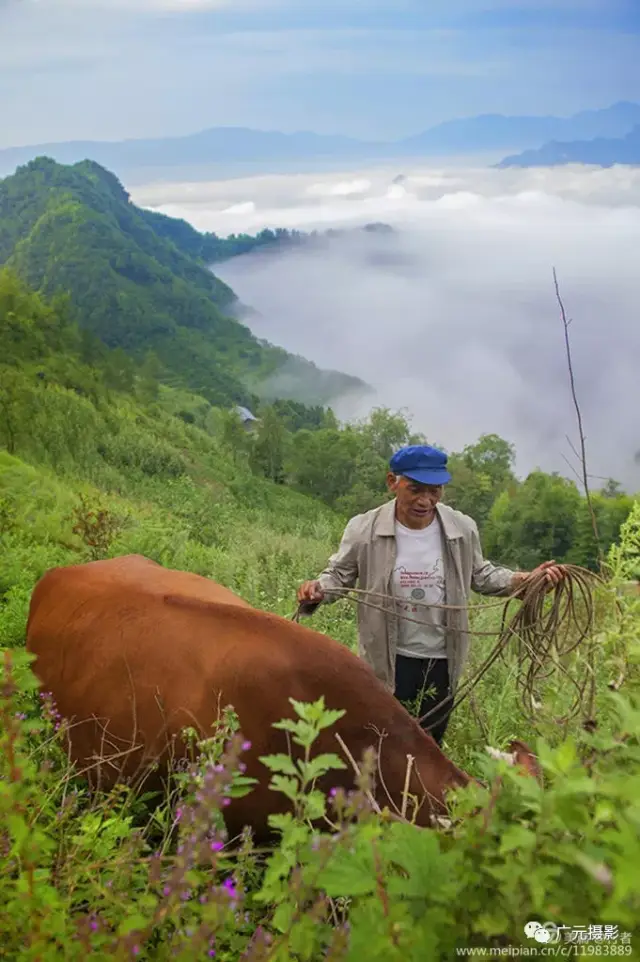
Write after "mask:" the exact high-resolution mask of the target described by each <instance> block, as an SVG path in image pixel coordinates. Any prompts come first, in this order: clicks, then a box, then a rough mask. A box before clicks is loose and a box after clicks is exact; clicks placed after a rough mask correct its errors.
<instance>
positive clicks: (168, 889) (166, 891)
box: [162, 885, 171, 898]
mask: <svg viewBox="0 0 640 962" xmlns="http://www.w3.org/2000/svg"><path fill="white" fill-rule="evenodd" d="M162 894H163V895H164V896H165V898H166V896H167V895H171V886H170V885H165V887H164V888H163V890H162Z"/></svg>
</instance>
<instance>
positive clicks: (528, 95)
mask: <svg viewBox="0 0 640 962" xmlns="http://www.w3.org/2000/svg"><path fill="white" fill-rule="evenodd" d="M639 34H640V4H639V3H638V0H538V2H537V3H533V2H531V0H0V101H1V102H2V124H1V125H0V147H9V146H20V145H26V144H37V143H46V142H51V141H63V140H71V139H99V140H118V139H124V138H135V137H147V136H163V135H179V134H186V133H190V132H194V131H197V130H201V129H204V128H206V127H211V126H222V125H231V126H250V127H256V128H259V129H278V130H283V131H293V130H296V129H311V130H314V131H316V132H319V133H343V134H350V135H353V136H359V137H366V138H380V139H392V138H394V137H401V136H404V135H409V134H413V133H417V132H419V131H420V130H422V129H425V128H426V127H429V126H430V125H432V124H434V123H438V122H440V121H442V120H447V119H451V118H453V117H462V116H469V115H474V114H478V113H484V112H501V113H512V114H513V113H517V114H540V113H543V114H544V113H553V114H556V115H568V114H571V113H574V112H577V111H579V110H581V109H587V108H597V107H605V106H607V105H609V104H611V103H613V102H615V101H617V100H638V99H640V62H639V58H638V56H637V51H638V41H639Z"/></svg>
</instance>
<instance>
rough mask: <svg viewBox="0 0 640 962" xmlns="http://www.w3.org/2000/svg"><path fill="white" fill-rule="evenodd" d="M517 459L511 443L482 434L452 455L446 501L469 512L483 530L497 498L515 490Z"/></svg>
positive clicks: (494, 436)
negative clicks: (505, 492)
mask: <svg viewBox="0 0 640 962" xmlns="http://www.w3.org/2000/svg"><path fill="white" fill-rule="evenodd" d="M514 462H515V449H514V447H513V445H512V444H510V443H509V442H508V441H505V440H504V439H503V438H501V437H499V436H498V435H497V434H483V435H482V436H481V437H480V438H479V439H478V441H477V442H476V443H475V444H470V445H467V446H466V447H465V448H464V449H463V450H462V452H460V453H459V454H452V455H451V457H450V458H449V468H450V471H451V478H452V480H451V483H450V484H449V485H447V490H446V499H447V503H448V504H450V505H451V506H452V507H454V508H457V509H458V511H463V512H464V513H465V514H468V515H470V517H472V518H473V519H474V521H475V522H476V524H477V525H478V527H479V528H480V530H483V528H484V525H485V523H486V521H487V518H488V517H489V513H490V511H491V508H492V506H493V504H494V502H495V500H496V498H497V497H498V496H499V495H500V494H501V493H502V492H503V491H505V490H507V489H509V490H515V487H516V485H517V481H516V478H515V475H514V473H513V465H514Z"/></svg>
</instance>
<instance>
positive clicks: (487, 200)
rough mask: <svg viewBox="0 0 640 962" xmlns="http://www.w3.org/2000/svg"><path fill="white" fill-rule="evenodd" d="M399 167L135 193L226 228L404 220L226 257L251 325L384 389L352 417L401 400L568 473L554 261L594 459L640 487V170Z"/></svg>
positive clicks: (353, 407)
mask: <svg viewBox="0 0 640 962" xmlns="http://www.w3.org/2000/svg"><path fill="white" fill-rule="evenodd" d="M399 173H400V172H399V171H398V170H397V169H396V170H382V169H376V170H368V171H358V172H354V171H350V172H348V173H345V174H342V175H333V174H332V175H317V176H309V175H299V176H287V177H285V176H270V177H260V178H250V179H244V180H229V181H220V182H214V183H206V184H182V185H181V184H174V185H169V184H167V185H160V184H157V185H151V186H149V187H147V188H141V189H138V190H135V191H134V192H133V199H134V200H135V201H136V202H138V203H142V204H147V205H150V206H155V207H158V208H159V209H161V210H164V211H165V212H166V213H170V214H173V215H176V216H184V217H186V218H187V219H188V220H190V221H191V222H192V223H193V224H194V225H195V226H196V227H198V228H199V229H202V230H205V229H206V230H215V231H217V232H218V233H221V234H227V233H229V232H232V231H244V230H246V231H251V232H253V231H255V230H258V229H260V228H261V227H263V226H271V227H276V226H283V227H298V228H302V229H310V228H318V227H319V228H321V229H323V228H326V227H329V226H343V227H344V226H357V225H359V224H364V223H367V222H371V221H384V222H386V223H389V224H391V225H393V226H394V227H395V228H396V232H395V233H394V234H392V235H382V234H361V233H358V232H356V233H352V234H349V235H347V236H342V237H338V238H336V239H334V240H332V241H331V242H330V243H328V244H326V245H323V246H322V247H321V248H319V249H318V248H313V249H305V250H296V251H291V252H287V253H283V254H280V255H277V256H271V255H269V256H264V255H262V256H259V255H258V256H253V255H250V256H246V257H243V258H239V259H236V260H233V261H230V262H228V263H226V264H224V265H219V266H218V267H217V268H216V272H217V273H218V274H219V275H220V276H221V277H222V278H223V279H224V280H225V281H227V282H228V283H229V284H231V286H232V287H233V288H234V290H235V291H236V292H237V293H238V295H239V296H240V298H241V299H242V300H243V301H244V302H245V303H248V304H250V305H251V306H252V307H254V308H255V309H256V310H257V312H258V316H256V317H255V318H254V319H253V320H252V321H251V324H252V327H253V329H254V331H255V333H256V334H258V335H259V336H263V337H266V338H268V339H269V340H271V341H273V342H275V343H278V344H281V345H282V346H284V347H286V348H287V349H289V350H291V351H294V352H298V353H300V354H303V355H305V356H306V357H309V358H311V359H313V360H314V361H316V363H318V364H319V365H321V366H324V367H333V368H338V369H340V370H343V371H347V372H349V373H352V374H355V375H357V376H360V377H362V378H364V379H365V380H366V381H368V382H369V383H370V384H372V385H373V386H374V388H375V389H376V395H375V397H374V398H373V399H372V398H367V399H363V400H362V401H361V402H360V403H357V404H354V403H351V404H349V405H343V406H342V408H339V409H338V410H339V413H340V414H341V415H343V416H347V417H349V416H361V415H363V414H365V413H366V410H367V408H368V407H369V406H370V405H371V403H372V402H373V403H381V404H385V405H389V406H391V407H394V408H401V407H403V408H407V409H408V410H409V411H410V412H411V414H412V416H413V421H414V425H415V426H416V428H419V429H421V430H423V431H425V432H426V433H427V435H428V436H429V438H430V439H432V440H433V441H435V442H437V443H440V444H442V445H444V446H445V447H447V448H448V449H450V450H452V449H459V448H460V447H461V446H462V445H464V444H465V443H468V442H472V441H474V440H475V439H476V438H477V437H478V436H479V435H480V434H481V433H488V432H496V433H498V434H500V435H501V436H503V437H505V438H507V439H509V440H511V441H513V442H514V443H515V444H516V448H517V453H518V469H519V471H520V472H525V471H527V470H530V469H531V468H534V467H536V466H540V467H542V468H544V469H545V470H554V469H555V470H559V471H560V472H561V473H563V474H565V475H567V476H572V475H571V469H570V468H569V467H568V465H567V462H566V460H565V459H568V460H569V461H570V462H571V463H572V464H573V465H574V467H576V468H577V467H578V466H577V463H576V461H575V458H574V456H573V454H572V453H571V447H570V444H569V442H568V441H567V438H566V435H569V437H570V438H571V439H572V441H573V443H574V444H577V437H576V428H575V413H574V410H573V407H572V402H571V396H570V393H569V384H568V377H567V368H566V359H565V354H564V342H563V330H562V325H561V321H560V316H559V311H558V306H557V304H556V302H555V298H554V291H553V281H552V268H553V267H554V266H555V267H556V269H557V271H558V276H559V281H560V285H561V290H562V294H563V297H564V299H565V303H566V307H567V311H568V313H569V314H570V316H571V317H572V318H573V324H572V325H571V329H570V333H571V340H572V349H573V353H574V365H575V372H576V379H577V390H578V395H579V399H580V402H581V406H582V412H583V417H584V420H585V424H586V433H587V435H588V439H587V447H588V456H589V467H590V470H591V472H592V473H593V474H594V475H601V476H603V477H605V478H606V477H610V476H613V477H615V478H617V479H618V480H620V481H622V482H623V483H625V484H626V485H627V486H628V487H630V488H633V489H638V488H639V487H640V466H639V465H638V464H637V463H636V462H634V454H635V452H636V451H637V450H638V449H639V448H640V429H639V428H638V416H637V411H638V410H639V409H640V377H639V376H638V367H639V365H640V325H639V324H638V321H637V304H638V301H639V293H640V290H639V288H640V282H639V281H638V280H637V279H636V278H637V251H638V249H640V170H634V169H628V168H627V169H615V168H614V169H612V170H589V169H585V168H582V169H572V168H564V169H557V170H553V171H549V170H532V171H518V170H509V171H497V170H488V169H483V170H466V169H462V168H459V169H453V168H450V169H449V170H436V169H418V170H414V171H411V172H408V173H407V176H404V175H402V174H401V176H398V174H399Z"/></svg>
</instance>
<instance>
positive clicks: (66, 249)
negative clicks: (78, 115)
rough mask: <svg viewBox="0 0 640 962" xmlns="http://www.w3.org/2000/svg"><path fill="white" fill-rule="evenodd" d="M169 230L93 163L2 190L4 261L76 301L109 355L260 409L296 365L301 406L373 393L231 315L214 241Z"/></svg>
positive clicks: (21, 174)
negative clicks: (276, 377)
mask: <svg viewBox="0 0 640 962" xmlns="http://www.w3.org/2000/svg"><path fill="white" fill-rule="evenodd" d="M158 225H161V229H156V228H157V227H158ZM178 225H180V222H178ZM167 228H168V219H167V218H164V219H163V218H160V217H158V216H154V215H152V214H150V213H149V212H145V211H142V210H140V209H138V208H137V207H136V206H135V205H134V204H132V203H131V201H130V199H129V196H128V194H127V193H126V191H125V190H124V188H123V187H122V185H121V184H120V183H119V181H118V180H117V178H116V177H114V175H113V174H110V173H109V172H108V171H106V170H104V169H103V168H102V167H100V166H99V165H98V164H95V163H93V162H91V161H85V162H82V163H79V164H76V165H74V166H73V167H65V166H61V165H59V164H56V163H55V162H54V161H52V160H49V159H47V158H38V159H37V160H34V161H32V162H31V163H29V164H27V165H26V166H25V167H21V168H19V169H18V170H17V172H16V173H15V174H14V175H13V176H11V177H7V178H6V179H5V180H4V181H1V182H0V264H6V265H8V266H10V267H11V268H12V269H13V270H14V271H15V272H16V273H17V274H18V275H19V276H20V277H21V278H22V279H23V280H24V281H25V282H26V283H27V284H29V285H30V286H31V287H32V288H34V289H37V290H40V291H42V292H43V293H44V294H46V295H49V296H51V295H54V294H56V293H59V292H63V293H64V294H66V295H67V296H68V300H69V308H68V309H69V312H70V315H71V316H72V317H73V319H74V320H75V321H76V322H77V324H78V325H79V326H80V327H81V328H82V329H83V330H85V331H87V332H89V333H90V334H93V335H95V336H96V337H97V338H99V339H100V340H101V341H102V342H103V343H104V344H105V345H107V346H108V347H110V348H121V349H122V350H124V351H125V352H126V353H127V354H128V355H129V356H130V357H132V358H134V359H136V360H137V361H138V362H140V361H141V360H142V358H143V357H144V355H145V354H146V353H147V352H148V351H149V350H152V351H154V353H155V354H156V356H157V358H158V359H159V361H160V363H161V365H162V367H163V368H164V370H165V375H164V377H163V380H165V381H167V382H168V383H173V384H174V385H181V386H184V387H187V388H189V389H190V390H194V391H197V392H198V393H200V394H202V395H203V396H204V397H206V398H207V399H208V400H209V401H211V402H212V403H222V404H224V403H227V402H229V401H230V400H235V401H237V402H239V403H243V404H248V405H250V404H253V403H255V397H256V395H259V394H260V385H261V383H262V382H263V381H264V380H265V379H266V378H268V377H270V376H271V375H273V374H274V373H275V372H276V371H278V370H279V369H280V368H282V367H283V366H284V365H285V364H286V370H287V381H288V383H289V385H290V387H289V389H288V391H289V396H291V397H294V398H298V399H299V400H303V401H309V402H310V403H326V402H327V401H329V400H330V399H331V398H333V397H336V396H337V395H339V394H341V393H343V392H345V391H348V390H351V389H354V388H359V389H362V388H363V387H364V385H363V384H362V382H360V381H359V380H358V379H356V378H351V377H348V376H346V375H342V374H339V373H337V372H324V371H320V370H319V369H318V368H317V367H316V366H315V365H314V364H312V363H310V362H308V361H305V360H304V359H303V358H297V357H292V356H291V355H289V354H288V353H287V352H286V351H284V350H282V349H281V348H278V347H274V346H273V345H270V344H268V343H266V342H264V341H260V340H258V339H257V338H255V337H254V336H253V335H252V333H251V331H250V330H249V329H248V328H247V327H245V326H244V325H243V324H241V323H240V322H239V321H238V320H236V319H235V318H233V317H231V316H230V311H231V306H232V304H233V302H234V294H233V292H232V291H231V290H230V289H229V288H228V287H227V286H226V285H225V284H223V283H222V282H221V281H220V280H219V279H218V278H217V277H215V275H214V274H212V273H211V271H210V270H208V269H207V267H206V265H205V263H204V260H203V257H206V258H208V252H207V249H206V245H207V239H206V237H205V238H204V239H203V242H202V243H203V245H204V246H203V249H202V250H198V249H196V245H195V244H194V236H195V234H194V232H193V231H188V230H186V228H185V227H184V226H183V227H182V228H181V227H180V226H178V227H177V228H176V230H173V231H172V230H170V229H167ZM181 231H182V234H184V235H185V242H184V243H183V244H182V245H180V233H181Z"/></svg>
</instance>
